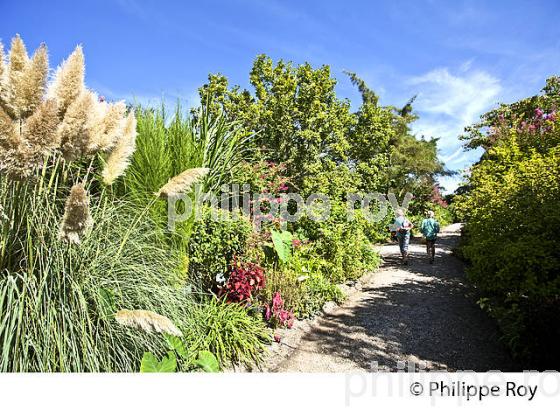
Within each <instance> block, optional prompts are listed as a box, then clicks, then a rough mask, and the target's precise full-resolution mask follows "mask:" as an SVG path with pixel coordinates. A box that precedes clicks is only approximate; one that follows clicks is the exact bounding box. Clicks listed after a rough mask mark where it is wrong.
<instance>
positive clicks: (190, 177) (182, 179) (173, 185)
mask: <svg viewBox="0 0 560 410" xmlns="http://www.w3.org/2000/svg"><path fill="white" fill-rule="evenodd" d="M209 171H210V169H208V168H192V169H188V170H186V171H183V172H181V173H180V174H179V175H177V176H174V177H173V178H171V179H170V180H169V181H168V182H167V183H166V184H165V185H164V186H162V187H161V188H160V189H159V191H158V192H157V193H156V196H158V197H160V198H163V199H165V198H169V197H172V196H176V195H178V194H181V193H184V192H188V191H189V190H190V189H191V187H192V185H193V184H194V183H196V182H198V181H200V180H201V179H202V178H204V177H205V176H206V175H208V172H209Z"/></svg>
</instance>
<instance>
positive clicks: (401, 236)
mask: <svg viewBox="0 0 560 410" xmlns="http://www.w3.org/2000/svg"><path fill="white" fill-rule="evenodd" d="M395 216H396V218H395V222H394V223H393V227H394V230H395V231H396V233H397V240H398V241H399V249H400V251H401V257H402V260H403V263H404V264H405V265H408V244H409V242H410V231H411V230H412V228H413V227H414V225H412V222H410V221H409V220H408V218H407V217H406V216H405V215H404V211H403V210H402V209H397V211H396V212H395Z"/></svg>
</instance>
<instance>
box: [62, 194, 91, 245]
mask: <svg viewBox="0 0 560 410" xmlns="http://www.w3.org/2000/svg"><path fill="white" fill-rule="evenodd" d="M92 226H93V219H92V218H91V215H90V212H89V196H88V194H87V192H86V190H85V189H84V186H83V185H82V184H76V185H74V186H73V187H72V189H71V190H70V195H69V196H68V199H67V200H66V206H65V207H64V216H63V217H62V222H61V224H60V230H59V233H58V237H59V239H60V240H62V241H65V242H68V243H71V244H79V243H80V237H81V236H83V235H84V234H85V233H86V232H87V231H88V230H89V229H90V228H91V227H92Z"/></svg>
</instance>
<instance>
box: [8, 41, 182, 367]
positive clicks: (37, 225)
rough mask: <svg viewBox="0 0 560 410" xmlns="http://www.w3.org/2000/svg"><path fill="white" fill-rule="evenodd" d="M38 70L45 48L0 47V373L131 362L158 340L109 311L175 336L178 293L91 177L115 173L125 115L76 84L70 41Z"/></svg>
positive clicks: (139, 229)
mask: <svg viewBox="0 0 560 410" xmlns="http://www.w3.org/2000/svg"><path fill="white" fill-rule="evenodd" d="M48 73H49V69H48V54H47V48H46V46H44V45H42V46H41V47H39V49H38V50H37V51H36V52H35V54H33V56H32V57H29V56H28V55H27V51H26V49H25V45H24V43H23V41H22V40H21V38H20V37H19V36H16V37H15V38H14V39H13V40H12V45H11V49H10V51H9V53H8V54H7V55H4V49H3V47H0V318H2V320H0V371H3V372H4V371H78V372H83V371H137V370H138V369H139V362H140V358H141V357H142V355H143V353H144V352H145V351H154V352H159V351H164V350H165V344H164V342H162V340H161V336H159V335H155V334H150V333H146V332H144V331H138V330H137V329H133V328H129V327H126V326H122V325H120V324H119V323H118V322H117V321H116V320H115V312H118V311H123V310H124V309H131V308H134V309H139V310H141V311H146V312H158V313H159V314H160V315H162V317H165V318H168V320H169V321H171V322H172V324H173V323H175V324H176V326H177V327H172V326H169V323H167V324H166V323H164V321H162V320H161V319H160V320H159V322H158V323H159V324H160V325H159V327H155V326H152V328H153V329H154V331H161V330H163V329H167V331H169V332H170V333H172V334H179V333H180V331H179V330H178V329H179V328H188V327H189V326H190V325H189V320H190V319H189V318H190V313H189V310H190V307H189V306H190V298H189V297H188V296H187V295H186V294H185V293H183V292H181V291H180V290H178V288H177V283H178V280H177V264H178V263H177V257H176V255H175V254H174V253H173V252H172V251H170V250H169V249H168V248H166V247H165V246H162V243H161V242H159V237H157V236H156V235H155V234H154V227H153V225H152V224H151V223H150V221H149V220H146V219H145V218H142V214H141V213H140V212H139V211H138V210H137V209H138V207H131V206H130V205H129V204H128V203H127V202H125V201H124V200H122V199H119V198H117V197H115V195H114V194H113V193H112V192H111V191H112V190H113V188H111V189H108V188H106V186H105V184H103V182H105V183H106V184H110V183H112V182H113V181H114V180H115V179H116V178H118V177H119V176H121V175H122V174H123V173H124V172H125V169H126V167H127V164H128V159H129V157H130V156H131V155H132V153H133V151H134V147H135V138H136V122H135V116H134V114H133V113H129V114H128V115H127V109H126V106H125V104H124V102H118V103H108V102H106V101H103V99H100V98H98V96H97V95H96V94H95V93H94V92H93V91H91V90H89V89H88V88H86V86H85V84H84V56H83V51H82V48H81V47H77V48H76V49H75V51H74V52H73V53H72V54H71V55H70V57H69V58H68V59H67V60H66V61H65V62H64V63H63V64H62V65H61V67H60V68H58V70H57V71H56V72H55V74H54V78H53V81H52V82H51V83H50V84H49V83H48V81H47V79H48ZM93 221H95V224H94V223H93ZM154 315H155V313H154ZM144 316H146V315H144ZM156 319H158V317H156V316H153V315H148V316H146V318H145V320H146V321H145V323H144V324H145V325H146V326H147V323H156V322H157V320H156ZM150 320H151V322H150Z"/></svg>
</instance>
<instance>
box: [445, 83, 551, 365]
mask: <svg viewBox="0 0 560 410" xmlns="http://www.w3.org/2000/svg"><path fill="white" fill-rule="evenodd" d="M553 83H554V82H551V81H549V85H550V84H553ZM554 90H555V88H550V90H549V91H551V92H552V91H554ZM558 91H559V89H556V93H555V94H551V95H545V96H535V97H532V98H530V99H526V100H522V101H520V102H517V103H514V104H512V105H511V106H502V107H501V108H500V109H498V110H497V112H496V113H493V114H492V115H490V114H487V115H486V116H485V117H483V118H494V119H495V120H496V124H495V127H493V128H490V132H489V135H488V136H482V134H480V133H475V135H474V136H473V137H472V139H471V144H483V145H484V146H485V148H486V150H487V151H486V153H485V154H484V156H483V158H482V160H481V162H480V163H479V164H477V165H476V166H475V167H474V168H473V170H472V174H471V176H470V178H469V184H468V190H467V191H466V192H465V193H464V194H462V195H458V196H456V197H455V200H454V207H455V208H456V212H457V213H458V214H459V215H461V216H462V217H463V218H464V219H465V222H466V225H465V228H464V244H463V246H462V249H461V252H462V254H463V255H464V256H465V257H466V258H467V260H468V263H469V266H468V277H469V278H470V279H471V280H472V281H473V282H474V283H475V284H476V285H477V287H478V288H479V289H480V290H481V291H482V292H483V294H484V296H485V298H484V299H483V300H482V302H481V305H482V306H483V307H485V308H487V309H488V311H489V312H490V313H491V314H492V315H493V316H494V317H495V318H496V319H497V320H498V322H499V324H500V326H501V329H502V331H503V332H504V339H505V341H506V342H507V343H508V345H509V346H510V347H511V349H512V351H513V353H514V354H515V355H516V356H518V357H519V358H521V359H523V360H526V361H527V362H528V363H529V364H530V365H534V366H536V367H538V368H542V369H546V368H557V367H558V366H559V365H560V354H558V349H557V346H558V344H559V343H560V334H559V332H558V329H560V319H559V318H560V316H559V315H558V312H559V304H560V302H559V301H560V274H559V273H560V250H559V248H558V246H557V243H558V240H557V238H558V232H560V208H559V207H558V204H559V203H560V128H559V127H560V124H559V123H558V118H557V116H556V114H555V113H554V111H552V110H553V108H551V111H549V113H545V111H544V110H543V109H542V108H541V107H545V106H546V105H547V104H550V103H551V101H553V100H554V99H555V98H556V99H558V98H559V97H560V93H558ZM553 106H554V105H553ZM472 132H474V131H472Z"/></svg>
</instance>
